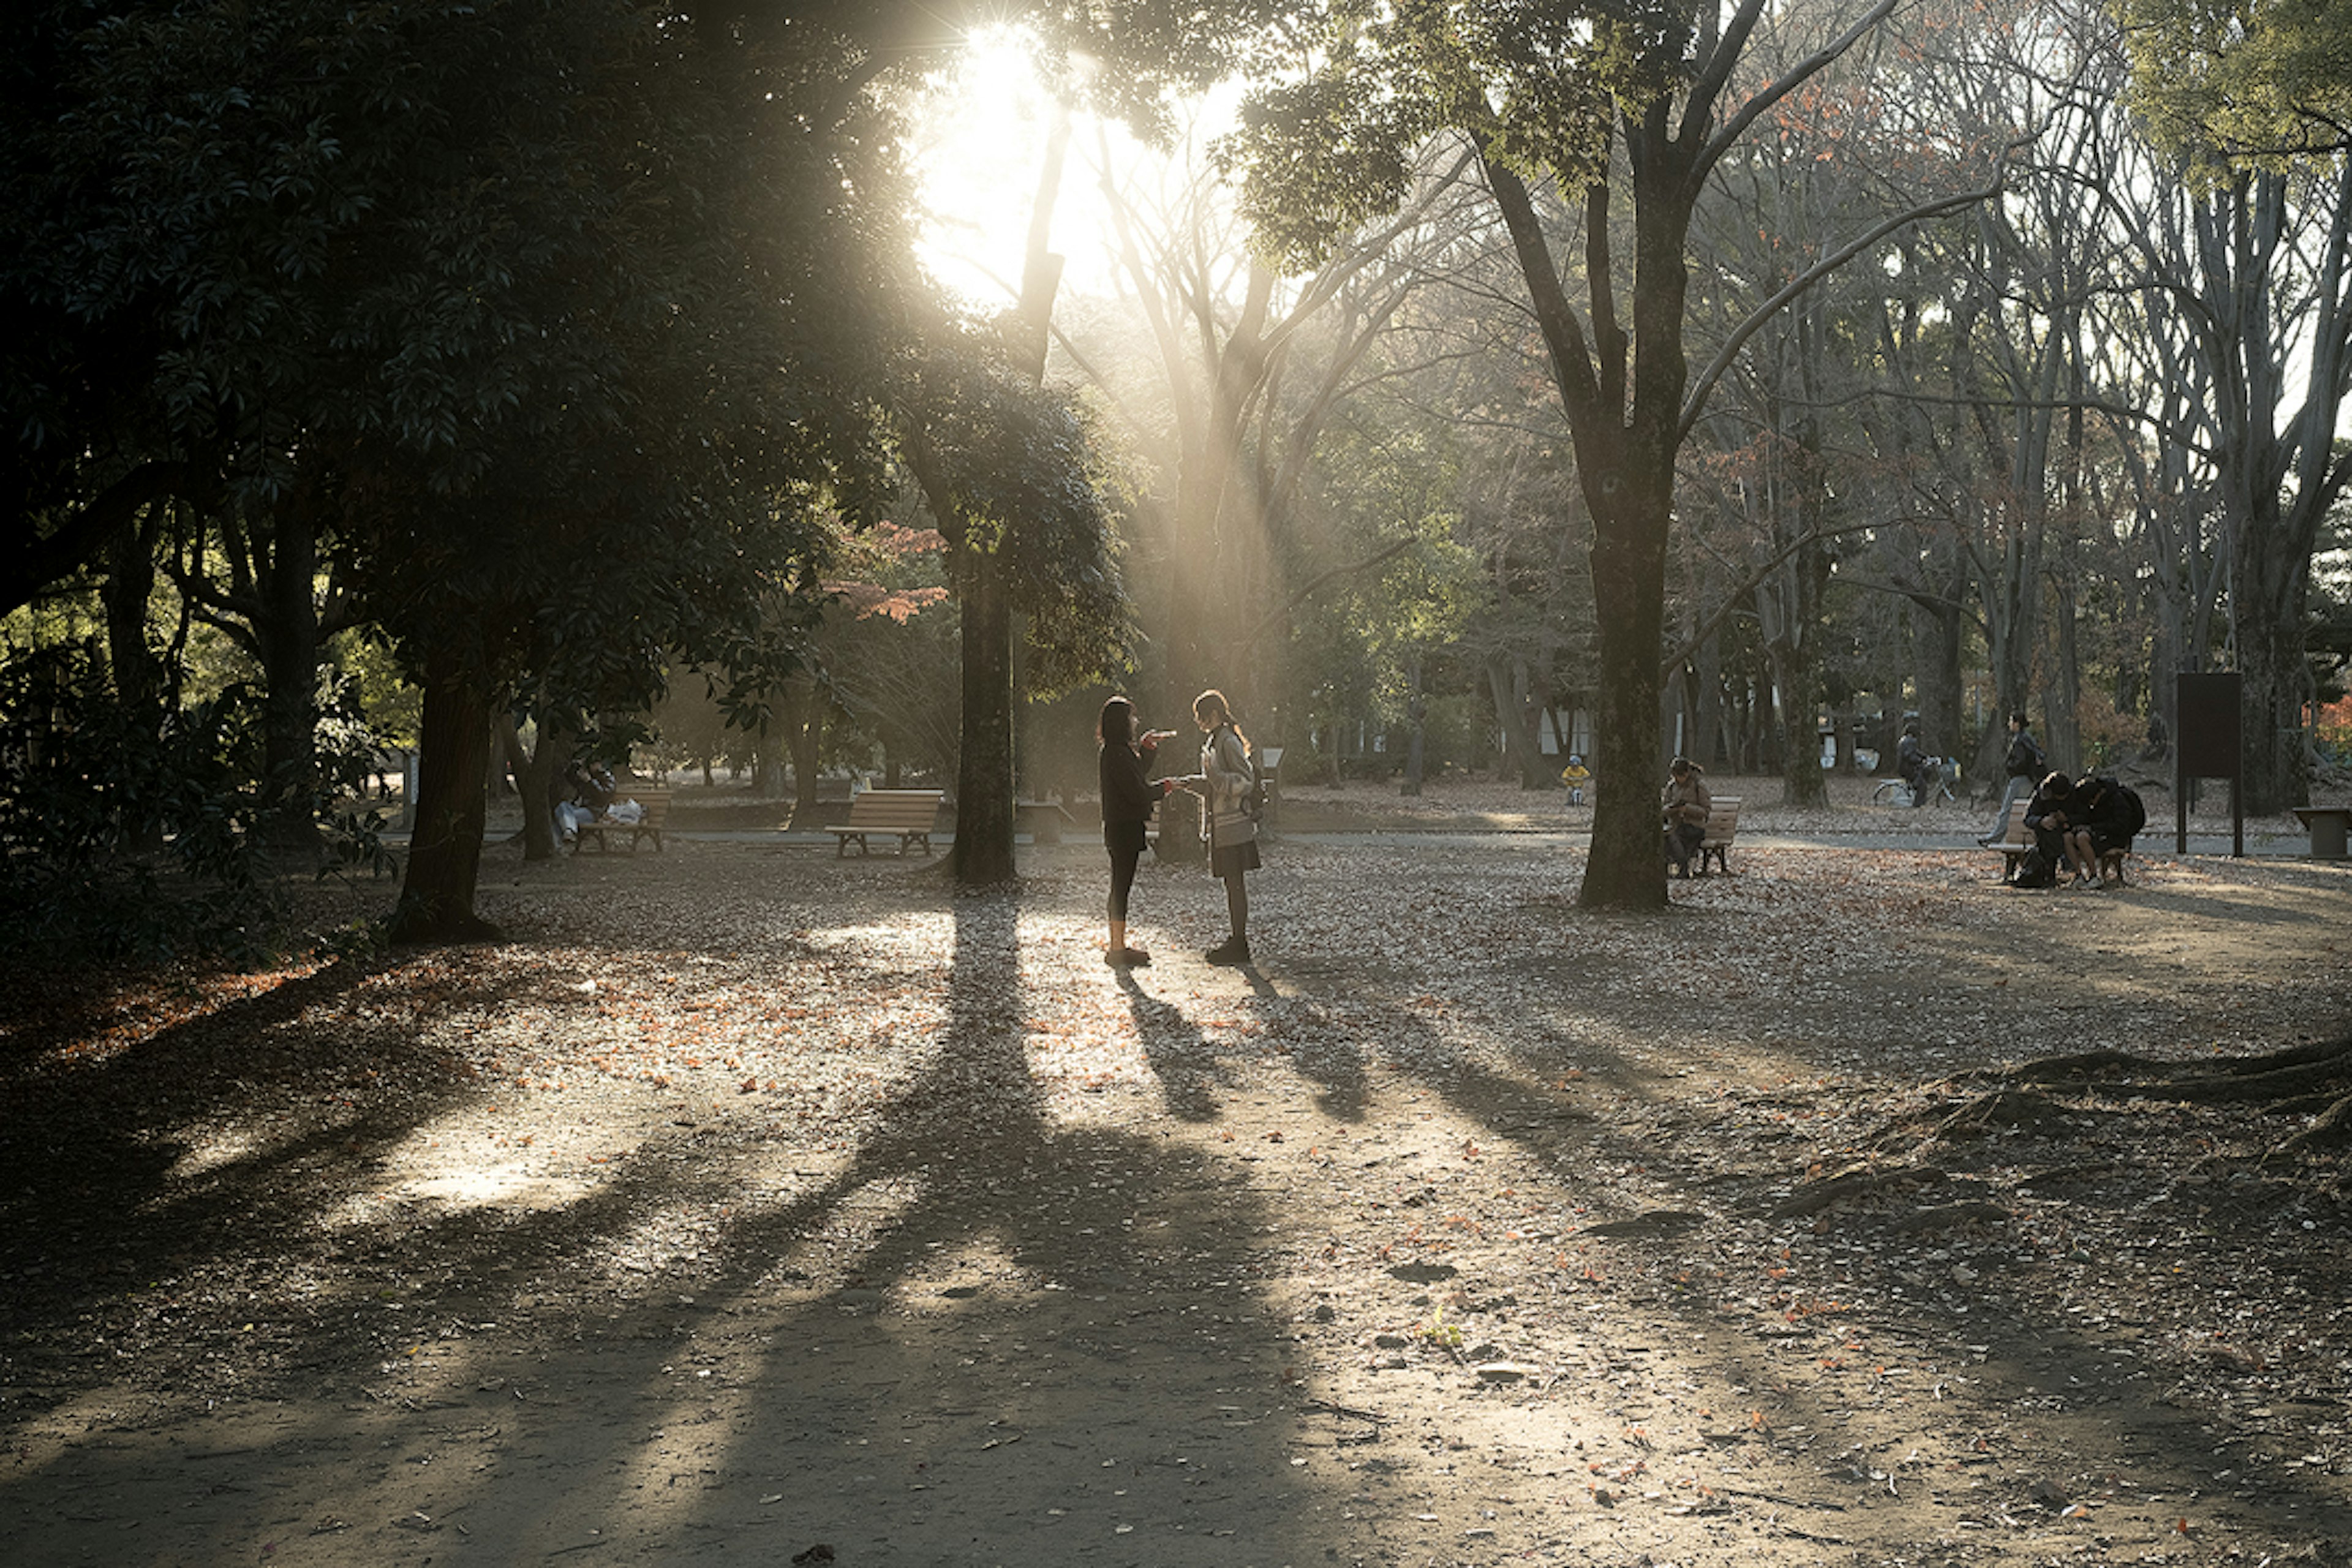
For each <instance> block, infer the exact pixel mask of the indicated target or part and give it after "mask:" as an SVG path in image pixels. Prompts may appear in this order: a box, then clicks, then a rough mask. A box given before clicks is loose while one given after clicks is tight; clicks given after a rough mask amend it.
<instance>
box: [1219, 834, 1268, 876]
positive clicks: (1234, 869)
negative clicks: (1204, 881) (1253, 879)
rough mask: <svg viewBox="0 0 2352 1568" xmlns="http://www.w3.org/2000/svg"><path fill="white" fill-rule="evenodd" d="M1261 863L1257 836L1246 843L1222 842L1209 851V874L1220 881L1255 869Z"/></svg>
mask: <svg viewBox="0 0 2352 1568" xmlns="http://www.w3.org/2000/svg"><path fill="white" fill-rule="evenodd" d="M1259 864H1260V862H1259V860H1258V858H1257V840H1256V839H1255V838H1253V839H1251V840H1250V841H1249V842H1248V843H1246V844H1221V845H1218V846H1217V847H1215V848H1213V849H1212V850H1210V851H1209V874H1210V875H1211V876H1213V877H1215V878H1216V879H1219V880H1220V881H1222V880H1223V879H1225V878H1227V877H1237V876H1239V875H1240V874H1241V873H1243V872H1244V871H1255V870H1256V869H1257V868H1258V866H1259Z"/></svg>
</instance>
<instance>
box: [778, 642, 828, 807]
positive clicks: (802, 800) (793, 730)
mask: <svg viewBox="0 0 2352 1568" xmlns="http://www.w3.org/2000/svg"><path fill="white" fill-rule="evenodd" d="M784 715H785V723H784V733H785V737H786V739H787V741H788V742H790V746H791V751H792V758H793V817H794V819H796V820H798V821H803V822H814V821H815V820H816V786H817V773H818V764H819V761H820V759H821V758H822V756H823V754H824V703H823V702H822V701H820V700H818V698H817V694H816V682H815V681H814V680H811V679H807V678H806V677H804V676H796V677H794V678H793V683H792V686H791V689H790V690H789V692H788V694H787V696H786V698H785V702H784Z"/></svg>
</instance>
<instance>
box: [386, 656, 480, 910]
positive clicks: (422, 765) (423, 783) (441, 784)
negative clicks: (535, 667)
mask: <svg viewBox="0 0 2352 1568" xmlns="http://www.w3.org/2000/svg"><path fill="white" fill-rule="evenodd" d="M490 715H491V702H490V700H489V697H488V694H487V693H485V692H483V691H481V690H480V689H478V688H477V687H475V686H474V685H473V683H471V682H470V681H468V680H467V679H463V678H462V677H461V676H460V675H459V674H458V673H457V666H456V661H455V660H438V661H436V664H435V665H434V666H433V667H432V668H427V670H426V671H425V712H424V719H423V722H422V723H421V725H420V726H419V727H420V729H421V730H422V731H423V736H422V751H421V755H420V756H419V759H418V766H417V788H416V828H415V837H412V838H411V839H410V841H409V849H408V866H407V868H406V875H405V876H404V878H403V879H402V881H401V886H400V902H399V904H398V906H397V907H396V908H395V909H394V910H393V915H392V921H391V928H390V934H391V937H392V940H393V941H394V942H482V941H495V940H497V938H498V936H499V929H498V927H496V926H494V925H492V924H490V923H489V922H488V921H485V920H483V919H482V918H480V917H479V916H478V915H477V914H475V913H474V889H475V885H476V883H477V882H478V880H479V879H480V876H481V868H482V828H483V825H484V822H485V820H486V819H487V817H488V811H489V803H488V794H487V791H486V789H485V787H484V784H483V779H484V777H485V775H486V774H487V773H488V771H489V762H490Z"/></svg>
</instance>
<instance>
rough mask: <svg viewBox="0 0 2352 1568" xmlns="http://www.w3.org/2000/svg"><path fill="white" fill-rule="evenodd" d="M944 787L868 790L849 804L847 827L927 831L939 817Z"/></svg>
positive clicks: (881, 830)
mask: <svg viewBox="0 0 2352 1568" xmlns="http://www.w3.org/2000/svg"><path fill="white" fill-rule="evenodd" d="M946 798H947V792H946V791H945V790H937V789H869V790H867V791H866V793H865V794H863V795H859V796H858V797H857V798H856V799H855V800H853V801H851V802H850V803H849V820H848V821H847V822H846V823H845V824H844V826H848V827H862V828H871V829H873V830H875V831H876V832H879V833H909V832H911V833H928V832H929V831H930V830H931V826H932V824H933V823H935V822H937V821H938V820H939V815H940V801H942V800H944V799H946Z"/></svg>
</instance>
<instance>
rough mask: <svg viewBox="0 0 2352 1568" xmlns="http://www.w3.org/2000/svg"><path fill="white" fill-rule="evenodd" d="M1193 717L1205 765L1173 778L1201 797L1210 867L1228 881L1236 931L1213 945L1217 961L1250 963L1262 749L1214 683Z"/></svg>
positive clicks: (1228, 906)
mask: <svg viewBox="0 0 2352 1568" xmlns="http://www.w3.org/2000/svg"><path fill="white" fill-rule="evenodd" d="M1192 721H1193V722H1194V723H1196V724H1198V725H1199V726H1200V727H1201V732H1202V734H1204V735H1206V736H1207V737H1208V739H1207V740H1206V741H1204V742H1202V745H1201V771H1200V772H1199V773H1191V774H1188V775H1186V776H1185V777H1183V778H1180V779H1174V780H1171V781H1169V782H1170V784H1172V786H1173V787H1175V788H1177V789H1181V790H1187V791H1190V792H1191V793H1192V794H1193V795H1199V796H1200V797H1201V834H1202V837H1204V838H1206V839H1207V840H1208V841H1209V871H1210V874H1211V875H1213V876H1214V877H1215V878H1216V879H1218V880H1219V881H1221V882H1223V883H1224V885H1225V914H1226V917H1227V919H1228V920H1229V921H1231V922H1232V925H1233V934H1232V935H1231V936H1229V937H1227V938H1226V939H1225V940H1224V941H1223V942H1219V943H1218V944H1217V945H1216V946H1214V947H1213V948H1211V949H1210V950H1209V951H1208V952H1207V954H1206V955H1205V956H1206V957H1207V958H1208V961H1209V962H1210V963H1248V962H1249V961H1250V944H1249V887H1248V884H1247V883H1245V882H1244V880H1243V878H1244V875H1245V874H1246V873H1248V872H1251V871H1255V870H1256V869H1257V868H1258V866H1259V864H1260V861H1259V858H1258V850H1257V809H1256V808H1257V807H1258V805H1259V803H1260V802H1262V801H1263V799H1264V795H1263V794H1262V793H1261V789H1260V785H1259V783H1258V776H1259V775H1258V770H1257V760H1256V753H1255V752H1253V751H1252V750H1251V749H1250V743H1249V737H1248V736H1246V735H1244V734H1243V733H1242V732H1241V729H1240V727H1239V726H1238V725H1236V724H1235V723H1234V710H1233V707H1232V705H1231V704H1230V703H1228V702H1227V701H1226V700H1225V694H1224V693H1223V692H1222V691H1219V690H1216V689H1213V688H1212V689H1209V690H1207V691H1203V692H1202V693H1201V695H1200V696H1198V697H1195V698H1194V699H1192Z"/></svg>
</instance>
